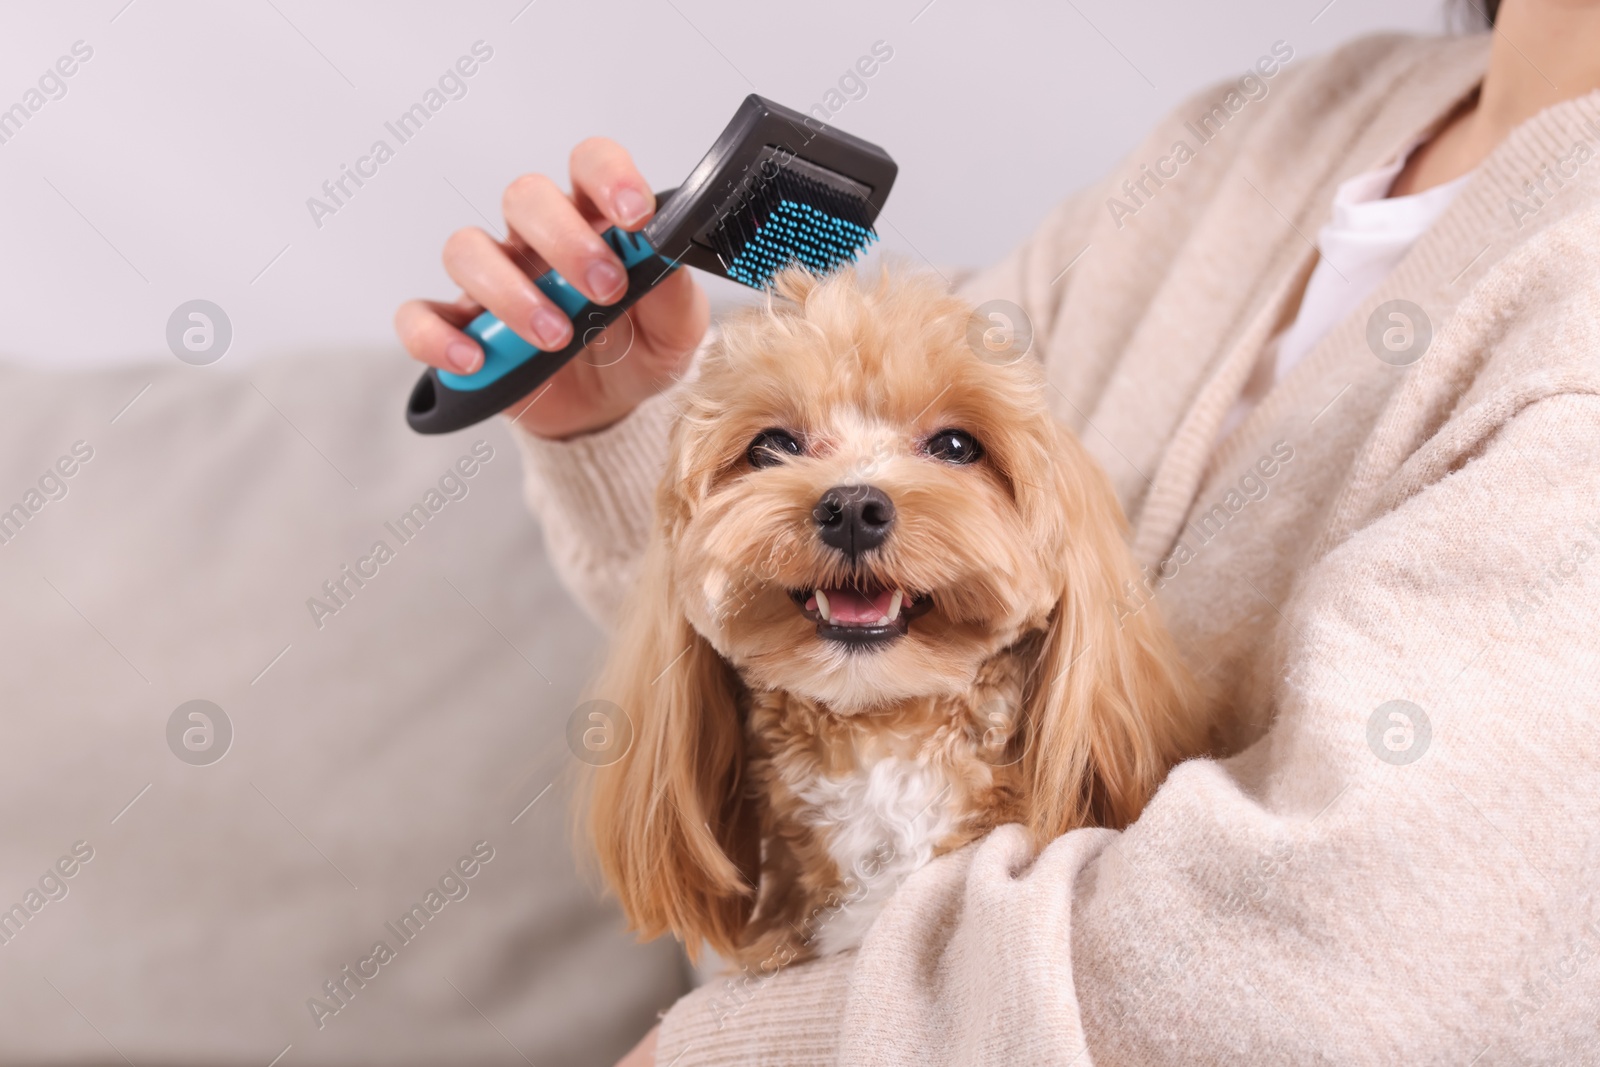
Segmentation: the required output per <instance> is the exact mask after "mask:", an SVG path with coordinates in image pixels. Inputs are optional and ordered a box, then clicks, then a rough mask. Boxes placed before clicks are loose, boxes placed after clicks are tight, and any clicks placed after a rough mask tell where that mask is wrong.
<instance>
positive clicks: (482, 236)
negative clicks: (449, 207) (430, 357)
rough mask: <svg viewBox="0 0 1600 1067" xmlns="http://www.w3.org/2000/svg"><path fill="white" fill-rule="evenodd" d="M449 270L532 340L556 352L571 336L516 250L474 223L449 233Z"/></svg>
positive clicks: (446, 259) (466, 288) (486, 305)
mask: <svg viewBox="0 0 1600 1067" xmlns="http://www.w3.org/2000/svg"><path fill="white" fill-rule="evenodd" d="M444 269H445V271H446V272H447V273H449V275H450V279H451V280H452V281H454V282H455V283H456V284H457V285H459V286H461V291H462V292H464V293H466V294H467V296H469V297H470V298H472V300H473V301H475V302H476V303H477V304H478V305H479V306H481V307H483V308H485V309H487V310H488V311H490V312H491V313H493V315H494V317H495V318H497V319H499V320H500V321H501V322H503V323H505V324H506V325H507V326H509V327H510V328H511V330H512V332H513V333H515V334H516V335H517V336H518V337H521V338H522V339H523V340H525V341H527V342H529V343H530V344H533V345H536V346H537V347H539V348H542V349H544V350H545V351H546V352H554V351H557V350H558V349H561V348H565V347H566V344H567V342H568V341H570V340H571V339H572V323H571V322H570V321H569V320H568V319H567V316H566V315H565V314H563V313H562V311H561V309H560V308H558V307H556V306H555V304H554V303H552V302H551V301H550V298H549V297H547V296H545V295H544V294H543V293H541V292H539V289H538V287H537V286H535V285H534V284H533V279H531V278H530V277H528V275H527V273H526V272H525V271H524V270H523V269H522V268H521V267H520V266H519V265H518V264H517V263H515V262H513V261H512V259H511V253H508V252H507V250H506V249H505V248H504V247H503V246H502V245H501V244H500V243H499V242H498V241H496V240H495V239H494V238H492V237H490V236H489V235H488V234H486V233H484V232H483V231H482V230H480V229H478V228H476V227H471V228H468V229H465V230H457V231H456V232H455V233H453V234H451V235H450V239H449V240H447V241H446V242H445V245H444Z"/></svg>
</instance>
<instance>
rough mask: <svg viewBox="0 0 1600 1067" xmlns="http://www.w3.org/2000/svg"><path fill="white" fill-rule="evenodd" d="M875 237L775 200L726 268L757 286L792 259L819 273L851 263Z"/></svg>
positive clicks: (815, 211) (803, 206)
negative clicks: (760, 223)
mask: <svg viewBox="0 0 1600 1067" xmlns="http://www.w3.org/2000/svg"><path fill="white" fill-rule="evenodd" d="M877 238H878V235H877V234H876V233H874V232H873V231H872V230H871V229H869V228H868V227H866V226H861V225H858V224H857V223H854V222H850V221H849V220H847V219H841V218H839V217H837V216H835V215H830V214H828V213H827V212H825V211H821V210H819V209H817V208H815V207H812V206H811V205H810V204H802V203H798V202H796V201H794V200H787V199H786V200H782V201H779V203H778V204H777V206H776V207H774V208H773V210H772V213H771V214H770V215H768V216H767V220H766V222H765V223H763V224H762V225H761V226H760V227H759V228H758V229H757V230H756V232H755V233H754V234H753V235H751V237H750V239H749V240H747V241H746V242H745V245H744V247H743V248H742V249H741V250H740V251H739V252H738V254H736V255H735V256H734V257H733V259H732V261H731V262H729V263H727V265H726V269H727V272H728V277H730V278H732V279H733V280H734V281H737V282H743V283H744V284H745V285H748V286H750V287H752V288H755V289H761V288H765V287H766V285H767V284H768V283H770V282H771V281H772V278H773V275H775V274H777V273H778V272H779V271H780V270H782V269H783V268H784V267H786V266H788V265H789V264H790V263H791V262H794V261H795V260H798V261H799V262H800V263H801V264H802V265H803V266H805V267H808V268H810V269H811V270H813V271H816V272H819V273H824V272H827V271H830V270H832V269H834V268H835V267H837V266H839V265H840V264H842V263H846V262H850V263H853V262H855V259H856V256H857V255H859V254H860V253H861V251H862V250H863V249H865V248H866V247H867V246H868V245H870V244H871V243H872V242H873V241H875V240H877Z"/></svg>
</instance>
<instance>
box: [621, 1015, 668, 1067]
mask: <svg viewBox="0 0 1600 1067" xmlns="http://www.w3.org/2000/svg"><path fill="white" fill-rule="evenodd" d="M660 1030H661V1024H660V1023H657V1024H656V1025H655V1026H652V1027H651V1028H650V1032H649V1033H648V1034H645V1035H644V1037H643V1038H641V1039H640V1041H639V1043H638V1044H637V1045H635V1046H633V1051H631V1052H629V1053H628V1054H627V1055H626V1056H624V1057H622V1059H620V1060H618V1061H617V1067H655V1063H656V1035H657V1034H658V1033H659V1032H660Z"/></svg>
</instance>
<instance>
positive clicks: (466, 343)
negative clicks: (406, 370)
mask: <svg viewBox="0 0 1600 1067" xmlns="http://www.w3.org/2000/svg"><path fill="white" fill-rule="evenodd" d="M475 314H476V312H474V311H472V310H471V309H469V308H466V307H463V306H462V305H461V304H441V303H439V302H438V301H434V300H407V301H406V302H405V303H404V304H401V305H400V308H399V310H397V311H396V312H395V313H394V330H395V333H397V334H399V335H400V341H401V343H402V344H404V345H405V346H406V351H407V352H409V353H411V358H412V359H415V360H420V361H421V362H423V363H426V364H428V366H430V367H438V368H439V369H440V370H448V371H454V372H455V373H457V374H471V373H472V372H473V371H475V370H477V369H478V368H479V367H480V366H481V365H482V364H483V350H482V349H481V348H479V347H478V343H477V342H476V341H474V340H473V339H472V338H470V337H468V336H467V335H466V334H465V333H462V332H461V327H463V326H465V325H466V324H467V323H468V322H471V321H472V319H473V317H474V315H475Z"/></svg>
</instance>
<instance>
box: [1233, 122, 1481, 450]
mask: <svg viewBox="0 0 1600 1067" xmlns="http://www.w3.org/2000/svg"><path fill="white" fill-rule="evenodd" d="M1410 154H1411V153H1410V151H1409V150H1408V151H1406V152H1403V153H1401V155H1400V157H1399V158H1398V159H1396V160H1395V161H1394V162H1393V163H1390V164H1389V165H1388V166H1384V167H1379V168H1378V169H1377V170H1369V171H1367V172H1366V173H1364V174H1357V175H1356V176H1355V177H1353V178H1350V179H1348V180H1347V181H1345V182H1344V183H1343V184H1341V185H1340V186H1339V189H1338V192H1336V193H1335V194H1334V197H1333V218H1332V219H1331V220H1329V222H1328V223H1327V225H1325V226H1323V227H1322V229H1320V230H1318V231H1317V250H1318V251H1319V252H1320V253H1321V256H1320V257H1319V258H1318V260H1317V265H1316V267H1315V268H1313V270H1312V272H1311V278H1310V280H1309V281H1308V282H1307V283H1306V291H1305V295H1304V296H1303V297H1302V298H1301V300H1300V310H1299V311H1298V312H1297V313H1296V315H1295V320H1294V322H1292V323H1290V324H1289V326H1288V327H1287V328H1286V329H1284V330H1283V331H1282V332H1281V333H1279V334H1278V335H1277V336H1275V337H1274V338H1273V339H1272V340H1271V341H1269V342H1267V345H1266V347H1265V349H1264V350H1263V351H1262V354H1261V358H1260V361H1259V362H1258V363H1257V364H1256V367H1255V369H1254V370H1252V371H1251V372H1250V377H1249V379H1248V380H1247V381H1246V382H1245V384H1244V389H1243V391H1242V392H1241V393H1240V394H1239V399H1238V400H1236V401H1235V402H1234V405H1233V408H1232V409H1231V410H1230V411H1229V412H1228V415H1227V417H1226V418H1225V419H1224V420H1223V422H1222V429H1221V430H1220V431H1219V432H1218V434H1217V440H1218V441H1219V442H1220V441H1221V440H1222V439H1223V438H1225V437H1227V436H1228V434H1230V433H1232V432H1233V430H1234V429H1235V428H1236V427H1237V426H1238V425H1239V424H1240V423H1241V422H1243V421H1244V420H1245V417H1246V416H1248V415H1249V414H1250V412H1251V410H1253V409H1254V408H1255V406H1256V404H1258V403H1260V401H1261V398H1262V397H1263V396H1265V395H1266V394H1267V391H1268V390H1269V389H1271V388H1272V386H1273V383H1275V382H1277V381H1278V380H1279V379H1281V378H1282V377H1283V376H1284V375H1286V374H1288V373H1289V371H1290V369H1291V368H1292V367H1293V366H1294V365H1295V364H1296V363H1298V362H1300V360H1301V359H1302V358H1304V356H1305V354H1306V353H1307V352H1309V351H1311V349H1312V348H1314V347H1316V344H1317V342H1318V341H1321V340H1322V339H1323V338H1324V337H1326V336H1327V335H1328V333H1329V332H1330V331H1331V330H1332V329H1333V328H1334V327H1335V326H1337V325H1338V324H1339V322H1340V320H1342V319H1343V318H1344V317H1345V316H1346V315H1349V314H1350V313H1351V312H1352V311H1354V310H1355V308H1356V306H1357V305H1358V304H1360V303H1361V302H1362V301H1363V300H1365V299H1366V298H1367V297H1368V296H1370V295H1371V294H1372V291H1373V290H1374V289H1376V288H1377V287H1378V286H1379V285H1381V284H1383V280H1384V279H1385V278H1387V277H1388V276H1389V272H1390V271H1392V270H1393V269H1394V267H1395V264H1397V263H1399V262H1400V260H1401V259H1402V258H1403V257H1404V256H1405V254H1406V252H1408V251H1410V249H1411V246H1412V245H1413V244H1415V243H1416V241H1417V238H1419V237H1421V236H1422V235H1423V234H1424V233H1426V232H1427V229H1428V227H1429V226H1432V225H1433V223H1434V220H1436V219H1437V218H1438V217H1439V216H1440V215H1443V214H1444V212H1445V209H1446V208H1448V207H1449V206H1450V204H1451V202H1452V201H1453V200H1455V198H1456V194H1457V193H1459V192H1460V191H1461V189H1462V187H1463V186H1465V185H1466V183H1467V182H1468V180H1470V179H1471V177H1472V175H1471V174H1470V173H1468V174H1464V175H1462V176H1461V177H1459V178H1457V179H1455V180H1454V181H1450V182H1446V183H1444V184H1443V185H1436V186H1434V187H1433V188H1432V189H1426V190H1424V191H1422V192H1420V193H1413V194H1412V195H1410V196H1389V195H1388V194H1389V188H1390V186H1392V185H1393V184H1394V180H1395V178H1397V177H1398V176H1399V175H1400V171H1401V169H1402V168H1403V167H1404V166H1405V162H1406V159H1407V157H1409V156H1410Z"/></svg>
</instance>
